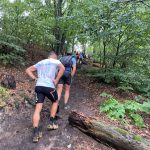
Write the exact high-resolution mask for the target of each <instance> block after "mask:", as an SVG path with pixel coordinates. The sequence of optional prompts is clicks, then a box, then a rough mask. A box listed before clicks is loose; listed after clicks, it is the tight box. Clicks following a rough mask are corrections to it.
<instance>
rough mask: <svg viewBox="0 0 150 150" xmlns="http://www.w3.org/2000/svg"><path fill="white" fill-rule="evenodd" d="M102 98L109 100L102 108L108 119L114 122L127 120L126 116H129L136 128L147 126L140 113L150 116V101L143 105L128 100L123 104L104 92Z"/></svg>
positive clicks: (101, 110)
mask: <svg viewBox="0 0 150 150" xmlns="http://www.w3.org/2000/svg"><path fill="white" fill-rule="evenodd" d="M108 95H109V96H108ZM100 96H103V97H107V98H108V99H107V100H106V101H105V102H104V103H103V104H102V106H100V112H105V113H107V115H108V117H109V118H111V119H112V120H115V119H117V120H125V116H128V117H130V118H131V119H132V121H133V123H134V124H135V125H136V126H139V127H144V126H145V125H144V121H143V118H142V117H141V116H140V115H139V114H138V112H139V111H141V112H145V113H147V114H150V101H148V102H144V103H143V104H141V103H138V102H136V101H133V100H126V101H125V102H124V103H121V102H119V101H118V100H117V99H115V98H113V97H112V96H110V94H107V93H104V92H103V93H102V94H100Z"/></svg>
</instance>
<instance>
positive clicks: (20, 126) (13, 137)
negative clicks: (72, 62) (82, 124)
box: [0, 75, 111, 150]
mask: <svg viewBox="0 0 150 150" xmlns="http://www.w3.org/2000/svg"><path fill="white" fill-rule="evenodd" d="M79 80H80V77H79V75H77V76H76V77H75V79H74V80H73V84H72V87H71V96H70V103H69V105H70V109H69V110H64V109H62V102H63V101H62V100H61V103H60V113H59V114H60V116H61V119H58V124H59V129H58V130H55V131H47V130H46V125H47V123H48V113H47V112H42V114H41V116H42V117H41V118H42V119H41V125H42V130H43V137H42V138H41V140H40V141H39V143H37V144H34V143H32V138H31V137H32V124H31V117H32V113H33V110H34V109H33V108H32V107H26V108H23V109H21V110H19V111H17V112H15V113H14V114H13V115H11V116H5V117H4V112H3V110H1V111H0V124H1V126H0V150H10V149H11V150H67V149H70V150H110V149H111V148H109V147H106V146H104V145H102V144H99V143H97V142H96V141H94V140H93V139H92V138H90V137H88V136H87V135H84V134H83V133H81V132H80V131H78V130H77V129H76V128H73V127H71V126H70V125H69V124H68V115H69V112H70V111H71V110H72V109H77V110H79V111H80V112H83V113H85V114H88V115H92V111H91V110H90V108H89V106H88V105H87V99H89V100H90V96H91V94H90V93H89V92H88V91H87V90H86V89H85V88H83V87H82V86H81V82H80V81H79ZM46 104H47V103H46ZM45 107H46V106H45Z"/></svg>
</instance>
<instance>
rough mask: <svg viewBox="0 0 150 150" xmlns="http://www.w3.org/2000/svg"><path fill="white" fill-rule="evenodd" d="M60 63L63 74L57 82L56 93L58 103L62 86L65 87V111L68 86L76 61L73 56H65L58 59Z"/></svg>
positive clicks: (68, 92) (68, 93)
mask: <svg viewBox="0 0 150 150" xmlns="http://www.w3.org/2000/svg"><path fill="white" fill-rule="evenodd" d="M60 61H61V62H62V64H63V65H64V66H65V72H64V74H63V76H62V77H61V79H60V80H59V82H58V86H57V92H58V101H59V100H60V98H61V94H62V90H63V86H65V95H64V108H65V109H67V108H68V107H67V104H68V100H69V95H70V86H71V80H72V78H73V77H74V75H75V72H76V59H75V57H74V56H72V55H69V54H67V56H63V57H62V58H60Z"/></svg>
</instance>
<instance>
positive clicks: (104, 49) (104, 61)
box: [103, 41, 106, 68]
mask: <svg viewBox="0 0 150 150" xmlns="http://www.w3.org/2000/svg"><path fill="white" fill-rule="evenodd" d="M103 68H106V42H104V41H103Z"/></svg>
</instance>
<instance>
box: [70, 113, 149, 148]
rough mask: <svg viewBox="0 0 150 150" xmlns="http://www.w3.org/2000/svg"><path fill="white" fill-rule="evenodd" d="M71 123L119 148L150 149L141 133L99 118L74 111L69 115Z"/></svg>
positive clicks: (99, 139) (98, 139)
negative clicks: (131, 131) (114, 125)
mask: <svg viewBox="0 0 150 150" xmlns="http://www.w3.org/2000/svg"><path fill="white" fill-rule="evenodd" d="M68 120H69V123H70V125H72V126H74V127H76V128H78V129H79V130H81V131H82V132H84V133H86V134H88V135H89V136H91V137H93V138H94V139H96V140H97V141H98V142H100V143H103V144H105V145H109V146H111V147H114V148H116V149H117V150H150V145H149V144H147V143H148V142H147V143H146V142H144V139H142V138H141V137H140V136H139V135H133V134H131V133H129V132H128V131H126V130H124V129H121V128H116V127H112V126H108V125H106V123H102V122H100V121H99V120H97V119H94V118H91V117H87V116H84V115H83V114H81V113H77V112H76V111H72V112H71V113H70V115H69V119H68Z"/></svg>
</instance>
